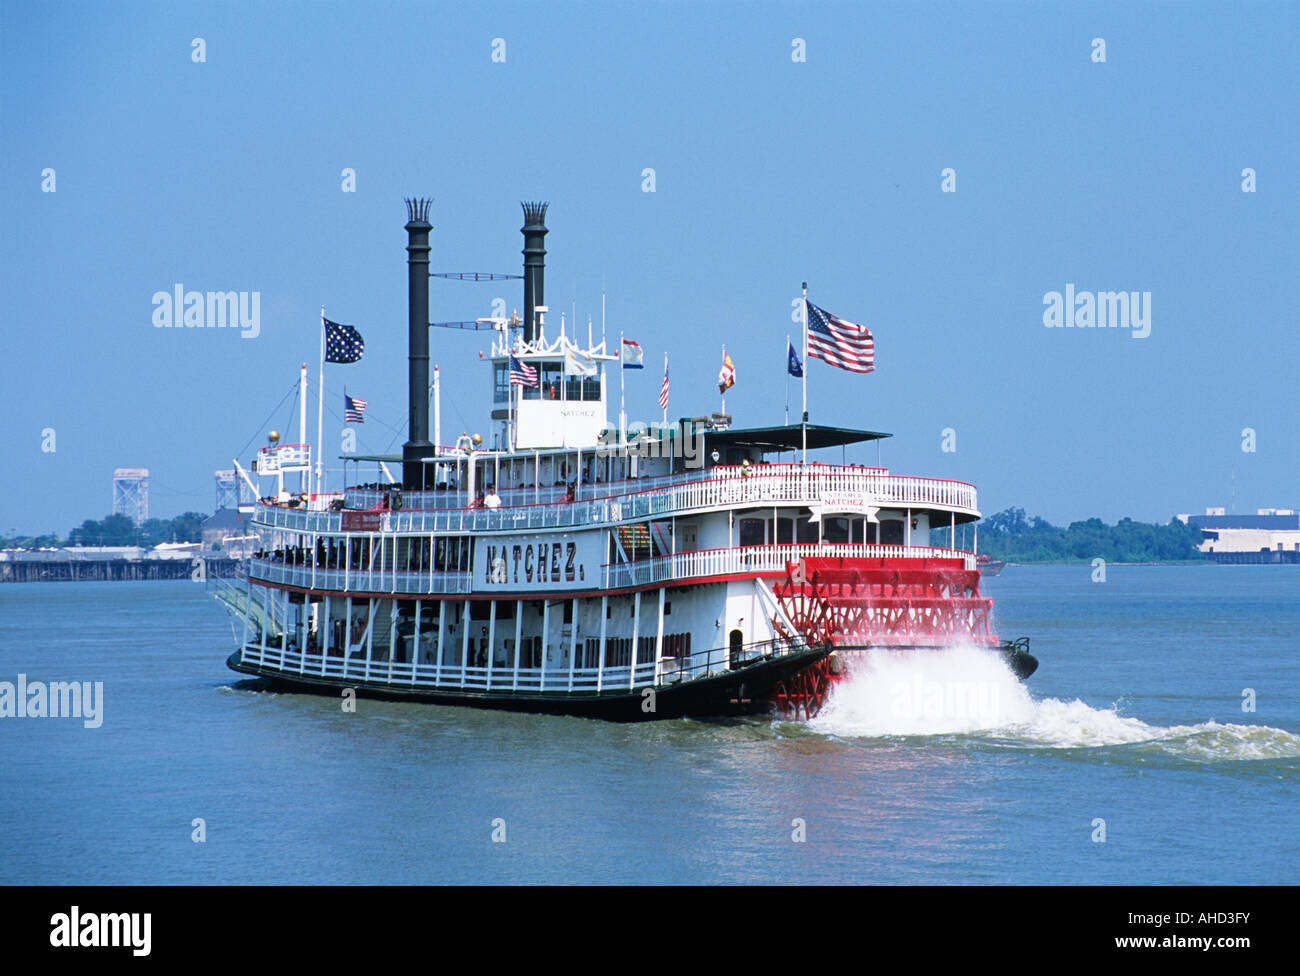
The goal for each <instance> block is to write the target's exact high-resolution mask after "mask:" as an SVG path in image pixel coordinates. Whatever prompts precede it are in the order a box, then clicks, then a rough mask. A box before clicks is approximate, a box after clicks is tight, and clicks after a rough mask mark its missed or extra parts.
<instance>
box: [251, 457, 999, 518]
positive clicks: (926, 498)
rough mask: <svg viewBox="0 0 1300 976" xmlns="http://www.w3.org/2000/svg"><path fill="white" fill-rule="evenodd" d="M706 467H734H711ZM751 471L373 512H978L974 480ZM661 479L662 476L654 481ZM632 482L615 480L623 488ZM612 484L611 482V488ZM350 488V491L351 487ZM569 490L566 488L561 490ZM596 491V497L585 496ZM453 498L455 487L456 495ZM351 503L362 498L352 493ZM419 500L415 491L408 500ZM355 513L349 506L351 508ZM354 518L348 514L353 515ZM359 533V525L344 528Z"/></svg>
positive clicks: (287, 514) (275, 513) (405, 504)
mask: <svg viewBox="0 0 1300 976" xmlns="http://www.w3.org/2000/svg"><path fill="white" fill-rule="evenodd" d="M708 470H709V471H710V472H719V471H726V472H730V471H734V470H739V469H732V468H710V469H708ZM750 470H751V471H752V472H754V473H752V474H749V475H745V474H730V473H728V474H723V475H710V476H708V477H705V478H698V477H697V476H696V475H697V473H696V472H689V473H687V474H684V475H672V476H665V478H663V479H650V481H651V483H650V484H648V485H647V486H646V487H643V488H642V489H640V490H638V491H630V492H629V491H622V492H619V493H614V492H613V491H612V490H611V491H610V492H609V493H608V494H606V493H604V492H602V491H600V489H602V488H603V487H605V486H603V485H602V484H601V483H595V485H594V487H591V488H590V492H589V491H588V488H589V486H587V485H584V486H583V489H582V491H581V492H580V493H579V497H578V498H577V500H575V501H573V502H570V503H567V504H555V503H545V504H542V503H539V504H522V505H506V504H503V505H502V506H501V507H499V508H492V509H484V508H464V507H446V508H420V507H416V506H413V505H412V504H410V502H411V501H412V499H411V495H412V494H414V495H416V496H427V495H433V494H436V493H433V492H416V493H405V494H403V496H402V508H400V509H382V510H379V511H375V512H374V515H376V516H377V517H378V519H379V527H378V528H377V529H371V530H370V531H382V532H408V533H427V532H517V531H520V530H531V529H538V528H567V527H570V526H581V525H590V524H594V523H618V522H628V521H635V520H638V519H643V518H647V517H663V516H669V515H683V514H686V513H689V512H692V511H699V510H707V509H711V508H720V507H721V508H726V507H735V506H743V505H748V504H751V503H758V504H768V503H770V504H773V505H780V504H785V505H789V504H791V503H794V504H801V503H802V504H808V505H812V504H818V503H820V502H821V500H822V498H823V497H824V496H825V495H827V494H828V493H832V492H846V493H854V494H858V495H860V496H861V497H862V500H863V501H864V502H868V503H870V504H872V505H875V506H877V507H880V506H882V505H892V506H920V505H936V506H941V507H944V508H950V509H954V510H964V511H968V512H977V511H978V509H977V507H976V501H977V500H976V493H975V489H974V487H973V486H971V485H969V484H967V483H965V482H960V481H950V480H947V479H936V478H915V477H911V476H900V475H890V474H887V473H882V472H881V471H880V469H854V468H845V467H841V466H829V465H828V466H824V467H821V468H816V469H804V468H802V467H800V466H799V465H790V464H782V465H776V464H773V465H756V466H754V467H753V468H751V469H750ZM659 482H663V483H662V484H660V483H659ZM632 483H635V482H620V483H619V485H618V487H620V488H621V487H625V486H626V485H627V484H632ZM611 488H612V486H611ZM349 491H350V492H355V491H356V490H355V489H349ZM566 491H567V489H566ZM592 495H595V496H596V497H591V496H592ZM584 496H585V497H584ZM455 497H456V498H457V499H459V498H460V495H459V493H455ZM350 499H351V500H352V501H354V502H360V501H365V500H366V499H364V498H352V497H351V496H350ZM414 500H416V501H418V500H421V499H420V498H419V497H417V498H416V499H414ZM352 511H355V510H352ZM344 515H345V513H344V512H319V511H310V510H304V509H293V508H282V507H280V506H277V505H265V504H263V505H259V507H258V512H257V514H256V515H255V516H254V519H255V521H257V522H258V523H259V524H262V525H266V526H269V527H272V528H282V529H288V530H290V531H299V532H319V533H329V534H340V533H342V532H343V531H344V530H343V520H344ZM355 517H356V516H352V518H355ZM350 531H364V530H360V529H357V530H350Z"/></svg>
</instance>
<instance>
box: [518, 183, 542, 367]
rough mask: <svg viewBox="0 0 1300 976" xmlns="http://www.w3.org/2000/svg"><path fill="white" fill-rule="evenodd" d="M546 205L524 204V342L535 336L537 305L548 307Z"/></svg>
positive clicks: (531, 339) (530, 340)
mask: <svg viewBox="0 0 1300 976" xmlns="http://www.w3.org/2000/svg"><path fill="white" fill-rule="evenodd" d="M546 207H547V204H546V203H524V204H523V208H524V226H523V228H522V230H523V232H524V341H525V342H532V341H533V339H534V338H535V337H536V327H537V314H536V309H537V306H538V305H541V306H543V307H545V305H546V233H547V232H546Z"/></svg>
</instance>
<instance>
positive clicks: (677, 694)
mask: <svg viewBox="0 0 1300 976" xmlns="http://www.w3.org/2000/svg"><path fill="white" fill-rule="evenodd" d="M829 653H830V648H822V649H814V650H809V651H804V652H800V653H795V654H788V655H786V656H784V657H780V658H775V659H771V660H760V661H756V662H754V663H753V664H749V665H746V666H744V667H741V668H738V669H736V670H734V671H728V672H726V673H724V674H719V675H715V676H712V677H708V678H699V679H696V680H693V681H684V682H679V683H675V684H664V685H659V686H658V687H656V688H655V689H654V709H653V711H651V710H650V709H649V707H648V702H649V696H647V695H646V694H645V693H644V692H645V689H642V688H635V689H631V690H629V689H627V688H623V689H619V690H614V691H602V692H599V693H597V692H567V691H554V692H551V691H541V692H538V691H517V692H505V693H503V692H491V693H489V692H486V691H478V690H474V689H469V688H465V689H461V688H438V689H431V688H410V689H407V688H402V687H396V686H393V685H389V684H386V683H383V682H375V681H371V682H366V681H364V680H362V679H359V678H350V679H344V678H341V677H336V676H327V675H311V674H286V673H285V672H282V671H278V670H276V669H274V668H263V667H259V666H257V665H249V664H245V663H244V662H243V661H242V660H240V654H239V652H238V651H236V652H235V653H234V654H232V655H230V657H229V658H228V659H227V661H226V665H227V666H228V667H229V668H230V669H231V670H232V671H237V672H239V673H240V674H247V675H252V676H254V677H258V678H266V679H269V680H270V681H271V682H272V683H273V684H274V685H275V686H276V687H280V688H284V689H286V690H290V691H302V692H309V693H314V694H330V695H336V694H337V693H338V692H339V691H340V690H341V689H344V688H351V689H353V690H354V691H355V692H356V694H357V695H358V696H359V697H363V698H375V699H380V700H385V701H407V702H422V703H426V704H431V705H460V706H463V707H468V708H495V709H501V710H503V711H510V712H532V713H538V714H544V715H568V716H573V717H576V718H597V719H604V720H606V721H611V722H652V721H656V720H659V719H674V718H688V717H689V718H717V717H723V716H732V715H753V714H758V713H762V712H767V711H770V710H771V708H772V702H771V698H772V692H773V689H774V688H775V686H776V684H777V683H778V682H781V681H787V680H789V679H790V678H791V677H792V676H793V675H795V674H797V673H798V672H800V671H802V670H804V669H805V668H807V667H809V666H810V665H812V664H815V663H817V662H818V661H820V660H821V659H822V658H824V657H826V655H827V654H829Z"/></svg>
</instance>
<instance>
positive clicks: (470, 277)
mask: <svg viewBox="0 0 1300 976" xmlns="http://www.w3.org/2000/svg"><path fill="white" fill-rule="evenodd" d="M429 277H430V278H453V279H455V280H456V281H523V280H524V276H523V275H517V274H497V273H495V272H492V271H430V272H429Z"/></svg>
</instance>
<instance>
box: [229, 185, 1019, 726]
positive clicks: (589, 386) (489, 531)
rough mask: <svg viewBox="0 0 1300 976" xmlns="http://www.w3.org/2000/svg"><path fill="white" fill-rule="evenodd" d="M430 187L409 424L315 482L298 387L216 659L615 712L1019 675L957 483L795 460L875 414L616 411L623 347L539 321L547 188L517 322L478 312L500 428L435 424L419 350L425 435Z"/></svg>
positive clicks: (411, 269) (712, 706) (806, 708)
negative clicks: (225, 654) (389, 447)
mask: <svg viewBox="0 0 1300 976" xmlns="http://www.w3.org/2000/svg"><path fill="white" fill-rule="evenodd" d="M428 207H429V203H428V201H425V200H408V201H407V218H408V220H407V223H406V227H405V230H406V232H407V235H408V243H407V252H408V259H407V265H408V278H409V316H410V317H409V359H408V394H409V415H408V420H409V425H408V436H409V440H408V441H407V442H406V443H405V444H404V445H403V447H402V452H401V454H400V455H397V454H394V455H391V456H383V455H372V456H364V457H358V456H356V455H348V456H347V457H346V459H345V460H347V461H357V462H361V464H367V463H373V464H374V465H375V470H376V471H378V472H380V476H379V479H378V480H377V481H375V482H369V483H360V482H361V480H362V479H361V476H359V475H358V476H357V477H356V478H354V479H353V480H354V481H357V482H358V483H355V484H350V485H349V484H347V483H346V480H347V476H346V473H345V484H344V487H343V488H342V490H339V491H332V492H325V491H321V490H319V487H320V484H319V482H320V474H319V472H320V466H319V463H318V465H317V482H316V484H315V486H313V485H312V482H311V466H312V465H311V461H312V459H311V454H312V451H311V447H310V446H309V445H308V444H306V443H305V441H306V436H305V407H304V414H303V421H302V424H303V428H304V433H303V436H301V437H300V441H301V442H302V443H298V444H280V443H278V441H273V442H272V443H271V444H269V445H268V446H267V447H264V448H262V449H261V450H260V452H259V456H258V458H257V460H256V462H255V464H254V468H255V470H256V473H257V474H258V476H260V477H261V478H262V479H265V478H266V477H272V478H275V479H276V484H277V490H275V491H273V492H272V493H270V494H269V495H267V497H263V498H262V500H261V501H259V502H257V503H256V504H255V505H254V506H253V511H252V514H251V521H252V523H253V524H254V526H255V527H256V528H257V531H258V532H259V533H260V535H261V536H262V538H263V540H264V545H263V548H261V549H260V550H259V551H258V552H257V554H256V555H255V556H254V557H253V558H252V559H251V560H250V562H249V565H248V571H247V578H246V579H245V580H243V581H241V582H240V583H239V584H232V583H231V582H230V581H225V580H218V581H215V584H216V586H217V595H218V596H219V598H220V599H221V600H222V601H223V602H224V603H225V604H226V606H227V608H228V609H229V610H230V611H231V612H232V614H233V615H235V617H236V618H237V620H238V621H242V627H243V633H242V637H241V638H240V639H239V645H240V646H239V649H238V650H237V651H236V652H235V653H234V654H232V655H231V656H230V658H229V660H228V662H227V663H228V665H229V667H230V668H231V669H233V670H234V671H236V672H239V673H242V674H245V675H251V676H257V677H259V678H263V679H269V680H270V681H271V682H273V683H275V684H276V685H279V686H284V687H286V688H289V689H295V690H309V691H323V692H328V693H331V694H347V693H348V692H347V691H345V689H351V690H352V692H351V693H354V694H360V695H366V696H374V697H384V698H391V699H405V700H414V701H424V702H432V703H442V704H451V705H463V706H475V707H485V708H500V709H510V710H519V711H530V712H549V713H558V714H566V715H576V716H591V717H598V718H605V719H613V720H624V721H642V720H649V719H663V718H674V717H681V716H699V717H704V716H725V715H733V714H745V713H759V712H768V711H771V710H773V709H775V711H776V712H777V713H778V714H781V715H784V716H786V717H789V718H807V717H810V716H812V715H814V714H815V713H816V712H817V711H818V709H819V708H821V706H822V705H823V703H824V702H825V700H826V698H827V695H828V693H829V691H830V689H831V687H832V686H833V684H834V683H835V682H836V681H837V680H841V679H842V678H844V677H845V676H846V675H847V674H849V673H851V671H852V669H853V668H854V665H855V661H856V660H858V659H859V658H860V657H861V655H863V654H866V653H871V652H876V651H881V650H886V649H903V648H927V649H938V648H942V647H944V646H946V645H952V644H958V643H960V644H975V645H978V646H980V647H983V648H986V649H988V651H989V652H990V653H995V654H1001V655H1002V656H1003V657H1004V658H1005V659H1006V660H1007V661H1008V663H1009V665H1010V666H1011V667H1012V668H1013V669H1014V670H1015V671H1016V672H1017V673H1018V674H1020V675H1021V676H1022V677H1024V676H1027V674H1028V673H1029V672H1031V671H1032V670H1033V668H1034V667H1035V666H1036V662H1034V660H1033V658H1032V657H1030V656H1029V655H1028V653H1027V649H1026V647H1025V646H1024V643H1023V642H1017V643H1015V644H1012V643H1002V642H1000V641H999V640H998V638H997V636H996V635H995V634H994V632H993V630H992V628H991V622H990V614H991V609H992V601H991V600H990V599H989V598H987V597H984V596H981V594H980V591H979V586H980V572H979V569H978V564H977V561H976V552H975V551H974V550H975V549H976V545H975V542H974V540H975V539H976V538H977V536H976V535H975V534H974V527H973V526H971V529H972V531H971V532H970V533H969V537H970V538H971V539H972V541H971V543H970V544H969V547H968V548H965V549H963V548H959V547H958V544H957V541H958V530H959V528H961V527H963V526H967V525H970V524H971V523H974V522H975V521H976V520H977V519H978V518H979V511H978V508H977V505H976V494H975V488H974V487H973V486H971V485H969V484H966V483H963V482H958V481H949V480H943V479H936V478H923V477H911V476H900V475H896V474H892V473H890V472H889V471H888V470H887V469H885V468H882V467H863V466H860V465H853V464H843V463H842V464H826V463H809V462H808V460H807V456H808V451H810V450H811V451H814V452H816V451H819V450H823V449H826V448H834V447H844V446H846V445H851V444H862V443H864V442H870V441H873V440H879V439H880V438H884V437H888V436H889V435H888V434H884V433H880V432H877V431H870V430H860V429H854V428H848V427H832V426H824V425H813V424H809V423H808V422H807V414H806V413H805V414H804V417H803V422H801V423H799V424H793V425H792V424H788V423H787V424H786V425H783V426H771V427H749V428H745V427H736V426H732V425H731V423H730V419H729V418H727V417H725V416H723V415H711V416H708V417H695V418H682V419H679V420H677V421H675V422H673V423H668V422H667V412H666V409H665V411H664V421H665V422H663V423H659V424H652V425H649V426H646V425H643V424H634V425H631V426H629V425H627V423H626V420H625V415H624V413H623V410H622V408H621V405H620V409H619V419H618V423H617V425H616V426H612V425H611V424H610V422H609V419H608V418H609V413H610V409H611V407H612V403H611V401H612V395H611V394H612V391H611V386H614V387H616V388H617V387H619V386H620V385H621V376H622V373H621V370H622V368H623V367H624V366H625V365H627V363H626V357H625V354H624V345H625V344H624V343H623V341H622V338H621V337H620V339H619V340H618V341H619V347H618V348H617V349H613V350H611V349H609V348H608V346H607V343H606V341H605V339H604V338H603V337H602V338H601V341H600V342H598V343H597V342H594V341H593V340H592V337H591V335H590V328H589V329H588V339H587V343H586V344H585V345H583V344H581V343H579V342H578V339H577V330H576V329H574V328H572V327H571V328H570V329H569V330H567V331H566V329H565V328H564V327H563V325H562V326H561V328H560V329H558V330H555V329H549V328H548V326H547V323H546V313H547V308H546V305H545V298H544V288H545V281H544V278H545V255H546V248H545V236H546V234H547V233H548V229H547V227H546V225H545V218H546V210H547V207H546V205H545V204H528V203H526V204H524V205H523V207H524V226H523V228H522V231H523V236H524V248H523V255H524V273H523V275H522V276H521V277H522V280H523V290H524V294H523V307H524V315H523V317H522V319H519V318H518V317H517V316H512V317H511V319H510V320H504V319H489V320H479V323H478V324H480V325H482V324H486V325H487V327H490V328H491V329H492V330H493V341H492V348H491V354H490V355H489V356H485V357H483V358H484V359H485V360H486V363H485V365H487V366H488V367H489V368H490V371H491V374H490V376H491V389H492V413H491V417H492V424H493V427H492V428H491V429H490V430H489V435H490V436H489V438H487V439H485V438H484V437H483V436H481V435H480V434H474V435H469V434H466V435H462V436H460V437H459V438H457V439H456V442H455V443H454V444H442V443H440V441H441V439H442V438H441V436H440V435H441V424H440V419H439V418H440V410H439V404H440V401H439V399H438V396H439V395H438V393H437V392H436V388H437V379H436V369H435V382H434V384H433V389H434V390H435V392H434V395H433V397H432V400H433V409H434V421H435V422H434V431H433V435H434V436H433V439H432V440H431V439H430V426H429V412H430V399H431V397H430V389H431V386H430V382H429V335H430V328H431V323H430V321H429V282H430V271H429V253H430V243H429V237H430V232H431V230H432V226H431V225H430V223H429V220H428V218H429V209H428ZM444 277H445V276H444ZM512 277H515V276H512ZM806 308H807V306H806ZM463 324H469V323H463ZM602 331H603V330H602ZM806 331H807V330H806V329H805V335H806ZM548 332H550V333H551V334H550V335H548ZM322 341H323V340H322ZM322 348H323V346H322ZM323 359H324V353H323V352H322V360H323ZM804 359H805V363H806V362H807V341H806V339H805V354H804ZM804 368H806V366H805V367H804ZM616 370H617V371H619V372H617V373H615V371H616ZM614 376H618V377H619V381H620V382H619V383H615V382H614ZM665 382H666V379H665ZM302 383H303V390H304V392H305V386H306V367H303V373H302ZM664 401H666V392H665V396H664ZM664 401H661V402H664ZM302 402H303V403H304V404H305V397H304V398H303V400H302ZM664 405H665V407H666V403H664ZM318 441H319V438H318ZM236 463H237V464H238V461H237V462H236ZM361 464H357V465H353V470H354V471H360V470H362V469H361ZM395 468H397V469H399V470H400V474H395V473H394V469H395ZM344 469H345V472H346V470H347V464H345V465H344ZM240 472H241V475H243V477H244V478H245V480H248V481H249V483H250V485H251V484H252V481H251V479H250V478H249V476H248V474H247V472H245V471H244V469H243V468H242V467H241V468H240ZM294 473H297V474H299V476H300V478H301V487H302V489H303V490H302V491H301V493H299V494H297V495H292V496H291V495H289V494H288V493H287V492H286V490H285V482H284V479H285V476H286V475H290V476H291V475H293V474H294ZM313 487H314V488H315V489H316V490H312V489H313ZM257 494H259V495H260V494H263V492H261V491H260V490H259V491H258V492H257ZM962 535H963V538H965V537H967V535H968V534H967V533H966V532H963V533H962ZM237 630H238V627H237Z"/></svg>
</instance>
